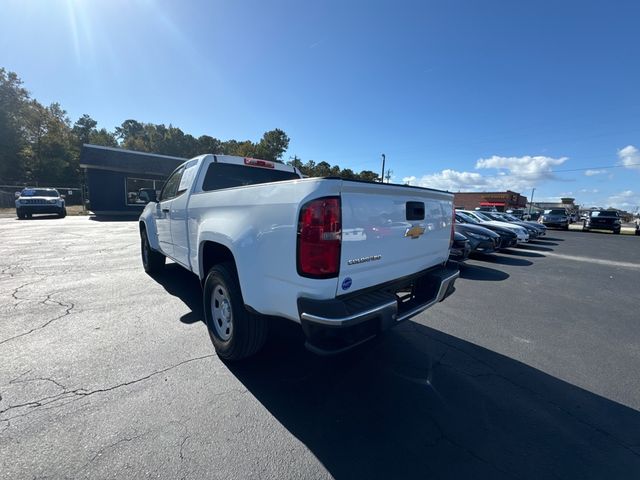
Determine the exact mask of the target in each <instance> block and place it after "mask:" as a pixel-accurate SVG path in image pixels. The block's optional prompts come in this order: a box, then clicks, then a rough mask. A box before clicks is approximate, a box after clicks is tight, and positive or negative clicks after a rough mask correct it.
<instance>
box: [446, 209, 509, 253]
mask: <svg viewBox="0 0 640 480" xmlns="http://www.w3.org/2000/svg"><path fill="white" fill-rule="evenodd" d="M455 229H456V233H460V234H462V235H464V236H465V237H467V240H468V241H469V247H470V248H471V253H493V252H495V251H497V250H498V249H499V248H500V243H501V240H500V235H499V234H497V233H495V232H492V231H491V230H489V229H487V228H484V227H481V226H479V225H472V224H470V223H458V220H457V218H456V225H455ZM514 238H517V237H515V235H514Z"/></svg>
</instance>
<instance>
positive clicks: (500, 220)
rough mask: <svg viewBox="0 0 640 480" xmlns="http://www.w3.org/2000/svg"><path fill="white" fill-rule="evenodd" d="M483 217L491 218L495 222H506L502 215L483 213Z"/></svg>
mask: <svg viewBox="0 0 640 480" xmlns="http://www.w3.org/2000/svg"><path fill="white" fill-rule="evenodd" d="M483 215H484V216H485V217H489V218H491V220H496V221H498V222H504V221H506V220H505V217H504V215H502V214H500V213H487V212H484V213H483Z"/></svg>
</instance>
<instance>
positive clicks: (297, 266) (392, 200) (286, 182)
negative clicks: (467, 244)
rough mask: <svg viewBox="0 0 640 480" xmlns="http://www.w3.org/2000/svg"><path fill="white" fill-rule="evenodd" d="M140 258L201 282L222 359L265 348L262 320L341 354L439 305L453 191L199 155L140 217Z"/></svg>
mask: <svg viewBox="0 0 640 480" xmlns="http://www.w3.org/2000/svg"><path fill="white" fill-rule="evenodd" d="M140 236H141V242H142V261H143V265H144V269H145V271H146V272H147V273H149V274H154V273H158V272H159V271H160V270H161V269H162V268H163V266H164V263H165V257H169V258H170V259H172V260H174V261H175V262H176V263H178V264H180V265H181V266H183V267H184V268H186V269H188V270H190V271H191V272H193V273H195V274H196V275H198V276H199V278H200V280H201V283H202V285H203V302H204V313H205V321H206V324H207V327H208V329H209V334H210V336H211V340H212V342H213V344H214V347H215V349H216V351H217V353H218V355H219V356H220V357H221V358H223V359H226V360H239V359H242V358H245V357H248V356H250V355H252V354H254V353H255V352H257V351H258V350H259V349H260V347H261V346H262V345H263V343H264V341H265V338H266V333H267V327H268V324H269V317H274V316H277V317H284V318H287V319H289V320H292V321H294V322H296V323H299V324H301V326H302V329H303V331H304V333H305V335H306V337H307V347H308V348H309V349H310V350H312V351H315V352H316V353H335V352H340V351H343V350H346V349H349V348H351V347H353V346H355V345H357V344H359V343H361V342H363V341H365V340H367V339H369V338H371V337H373V336H375V335H376V334H377V333H379V332H380V331H382V330H385V329H386V328H388V327H390V326H392V325H394V324H396V323H398V322H400V321H402V320H406V319H408V318H410V317H412V316H414V315H416V314H418V313H420V312H422V311H423V310H425V309H426V308H428V307H430V306H431V305H433V304H435V303H437V302H439V301H441V300H443V299H444V298H445V297H447V296H448V295H449V294H451V293H452V292H453V290H454V288H453V284H454V281H455V279H456V278H457V277H458V270H457V268H455V267H451V266H449V265H448V264H447V258H448V256H449V248H450V243H451V239H452V238H453V195H452V194H450V193H447V192H441V191H437V190H429V189H424V188H418V187H409V186H401V185H391V184H379V183H371V182H361V181H353V180H345V179H340V178H302V175H301V174H300V172H299V171H298V170H296V169H295V168H294V167H291V166H288V165H284V164H281V163H274V162H269V161H265V160H257V159H252V158H242V157H233V156H226V155H202V156H199V157H196V158H193V159H191V160H189V161H187V162H185V163H184V164H182V165H181V166H180V167H178V168H177V169H176V170H175V171H174V172H173V173H172V174H171V176H170V177H169V178H168V179H167V181H166V182H165V185H164V187H163V189H162V191H161V193H160V196H159V198H158V200H157V202H152V203H149V204H148V205H147V206H146V208H145V209H144V211H143V212H142V215H141V216H140Z"/></svg>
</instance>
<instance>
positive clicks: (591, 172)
mask: <svg viewBox="0 0 640 480" xmlns="http://www.w3.org/2000/svg"><path fill="white" fill-rule="evenodd" d="M603 173H607V171H606V170H587V171H585V172H584V174H585V175H586V176H587V177H593V176H594V175H602V174H603Z"/></svg>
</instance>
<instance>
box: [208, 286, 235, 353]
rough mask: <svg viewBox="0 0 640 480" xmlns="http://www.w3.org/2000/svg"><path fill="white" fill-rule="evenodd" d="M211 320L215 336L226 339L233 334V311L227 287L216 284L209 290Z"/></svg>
mask: <svg viewBox="0 0 640 480" xmlns="http://www.w3.org/2000/svg"><path fill="white" fill-rule="evenodd" d="M211 322H212V323H213V328H214V330H215V332H216V334H217V336H218V337H219V338H220V339H221V340H222V341H225V342H226V341H227V340H229V339H230V338H231V335H232V334H233V311H232V309H231V299H230V298H229V293H228V292H227V289H226V288H225V287H224V286H222V285H221V284H219V283H218V284H216V285H214V287H213V290H212V291H211Z"/></svg>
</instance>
